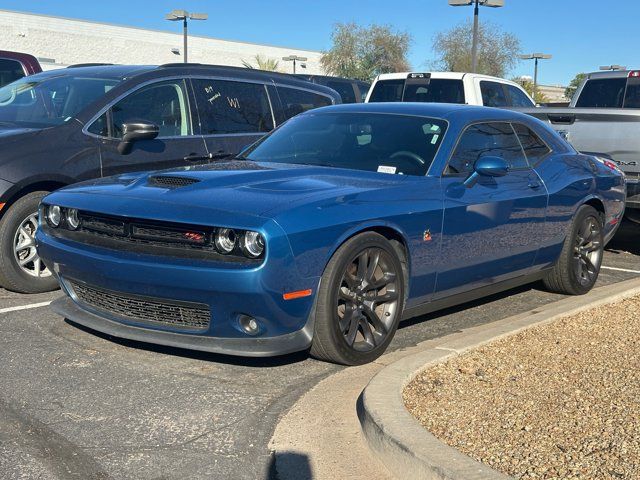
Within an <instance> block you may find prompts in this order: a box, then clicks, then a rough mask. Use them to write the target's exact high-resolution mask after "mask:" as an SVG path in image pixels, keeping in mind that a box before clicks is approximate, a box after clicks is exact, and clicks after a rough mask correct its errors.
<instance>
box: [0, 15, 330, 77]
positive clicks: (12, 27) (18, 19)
mask: <svg viewBox="0 0 640 480" xmlns="http://www.w3.org/2000/svg"><path fill="white" fill-rule="evenodd" d="M173 25H174V26H175V28H176V30H179V33H170V32H165V31H159V30H145V29H141V28H133V27H124V26H119V25H110V24H105V23H98V22H89V21H84V20H73V19H68V18H60V17H52V16H47V15H36V14H29V13H21V12H13V11H8V10H0V50H10V51H17V52H24V53H30V54H31V55H34V56H35V57H38V58H40V59H41V63H42V67H43V69H45V70H48V69H51V68H58V67H65V66H68V65H72V64H75V63H94V62H95V63H121V64H150V65H160V64H163V63H172V62H181V61H182V58H183V57H182V49H183V48H182V22H175V23H174V24H173ZM176 48H177V49H179V51H180V53H181V54H180V55H176V54H174V53H172V52H171V50H172V49H176ZM188 53H189V55H188V60H189V62H198V63H210V64H217V65H232V66H238V67H241V66H242V61H243V60H246V61H248V62H249V63H252V64H254V65H255V60H254V57H255V56H256V55H262V56H264V57H268V58H274V59H276V60H279V62H280V70H281V71H283V72H288V73H291V72H292V71H293V66H292V64H291V62H283V61H282V60H281V58H282V57H284V56H289V55H297V56H300V57H307V58H308V61H307V62H305V63H306V66H307V68H306V69H301V68H298V73H309V74H321V73H323V72H322V68H321V66H320V57H321V53H320V52H317V51H312V50H300V49H296V48H286V47H276V46H269V45H258V44H252V43H243V42H235V41H228V40H220V39H216V38H210V37H202V36H192V35H190V36H189V52H188ZM42 59H50V60H55V63H52V62H51V61H46V60H45V61H42Z"/></svg>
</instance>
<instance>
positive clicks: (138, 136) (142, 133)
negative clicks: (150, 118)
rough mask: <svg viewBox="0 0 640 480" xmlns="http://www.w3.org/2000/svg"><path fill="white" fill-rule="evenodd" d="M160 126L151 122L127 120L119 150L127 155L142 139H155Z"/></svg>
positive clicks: (123, 126)
mask: <svg viewBox="0 0 640 480" xmlns="http://www.w3.org/2000/svg"><path fill="white" fill-rule="evenodd" d="M159 132H160V128H159V127H158V126H157V125H156V124H154V123H150V122H144V121H140V122H127V123H123V124H122V140H121V141H120V143H119V144H118V152H119V153H120V154H121V155H127V154H128V153H129V152H131V147H132V146H133V144H134V143H135V142H138V141H140V140H153V139H154V138H156V137H157V136H158V133H159Z"/></svg>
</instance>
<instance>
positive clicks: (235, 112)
mask: <svg viewBox="0 0 640 480" xmlns="http://www.w3.org/2000/svg"><path fill="white" fill-rule="evenodd" d="M334 103H340V97H339V96H338V95H337V94H336V92H335V91H333V90H331V89H329V88H326V87H323V86H321V85H312V84H310V83H308V82H305V81H302V80H299V79H296V78H292V77H291V76H290V75H284V74H277V73H269V72H262V71H258V70H249V69H244V68H234V67H221V66H206V65H198V64H186V65H185V64H170V65H163V66H159V67H155V66H121V65H97V66H96V65H94V66H88V67H87V66H82V67H77V68H67V69H64V70H53V71H49V72H46V73H40V74H37V75H32V76H29V77H25V78H23V79H21V80H18V81H16V82H13V83H11V84H9V85H6V86H5V87H3V88H0V285H1V286H3V287H5V288H7V289H11V290H14V291H19V292H25V293H34V292H42V291H47V290H50V289H53V288H56V287H57V281H56V280H55V279H54V278H53V277H52V276H51V273H50V272H49V271H48V270H47V269H46V267H45V266H44V264H43V263H42V262H41V261H40V259H39V257H38V255H37V252H36V249H35V244H34V233H35V230H36V228H37V215H36V212H37V210H38V204H39V202H40V199H41V198H42V197H43V196H44V195H45V194H46V193H47V192H50V191H53V190H56V189H57V188H60V187H62V186H65V185H68V184H71V183H74V182H77V181H79V180H84V179H89V178H95V177H99V176H107V175H111V174H116V173H122V172H129V171H135V170H151V169H160V168H167V167H175V166H180V165H189V164H202V163H209V162H213V161H216V160H218V159H222V158H226V157H231V156H234V155H236V154H237V153H238V152H240V151H241V150H242V148H243V147H245V146H246V145H248V144H251V143H253V142H254V141H256V140H257V139H259V138H260V137H261V136H262V135H264V134H265V133H266V132H269V131H270V130H272V129H273V128H274V127H275V126H277V125H279V124H281V123H283V122H284V121H286V120H287V119H289V118H290V117H293V116H294V115H297V114H298V113H301V112H304V111H306V110H309V109H311V108H315V107H320V106H326V105H331V104H334Z"/></svg>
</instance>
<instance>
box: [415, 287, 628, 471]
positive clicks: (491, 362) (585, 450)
mask: <svg viewBox="0 0 640 480" xmlns="http://www.w3.org/2000/svg"><path fill="white" fill-rule="evenodd" d="M639 339H640V296H638V297H634V298H630V299H627V300H623V301H621V302H619V303H616V304H612V305H605V306H601V307H597V308H594V309H592V310H588V311H585V312H583V313H580V314H577V315H573V316H570V317H567V318H564V319H561V320H558V321H556V322H553V323H551V324H547V325H544V326H540V327H534V328H531V329H529V330H526V331H524V332H521V333H519V334H517V335H514V336H512V337H509V338H506V339H503V340H499V341H496V342H493V343H492V344H490V345H487V346H485V347H482V348H479V349H477V350H474V351H473V352H470V353H467V354H465V355H462V356H460V357H456V358H454V359H452V360H450V361H448V362H446V363H443V364H440V365H437V366H435V367H433V368H429V369H427V370H425V371H424V372H422V373H421V374H419V375H418V376H417V377H416V378H415V379H414V380H413V381H412V382H411V383H410V384H409V385H407V387H406V389H405V391H404V394H403V395H404V401H405V405H406V407H407V409H408V410H409V411H410V412H411V413H412V414H413V415H414V416H415V417H416V418H417V419H418V420H419V421H420V422H421V423H422V425H424V427H425V428H427V429H428V430H429V431H430V432H431V433H433V434H434V435H435V436H436V437H438V438H439V439H440V440H441V441H443V442H445V443H447V444H448V445H450V446H452V447H455V448H457V449H458V450H460V451H461V452H463V453H465V454H466V455H469V456H470V457H472V458H474V459H476V460H479V461H481V462H483V463H485V464H487V465H489V466H490V467H492V468H494V469H496V470H499V471H501V472H503V473H506V474H508V475H511V476H513V477H515V478H522V479H534V478H535V479H555V478H558V479H560V478H561V479H577V478H580V479H598V480H600V479H629V480H631V479H634V480H635V479H640V340H639Z"/></svg>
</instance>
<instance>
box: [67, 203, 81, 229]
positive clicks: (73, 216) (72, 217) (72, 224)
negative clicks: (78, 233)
mask: <svg viewBox="0 0 640 480" xmlns="http://www.w3.org/2000/svg"><path fill="white" fill-rule="evenodd" d="M67 226H68V227H69V228H70V229H71V230H77V229H78V227H79V226H80V219H79V218H78V210H77V209H75V208H70V209H69V210H67Z"/></svg>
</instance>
